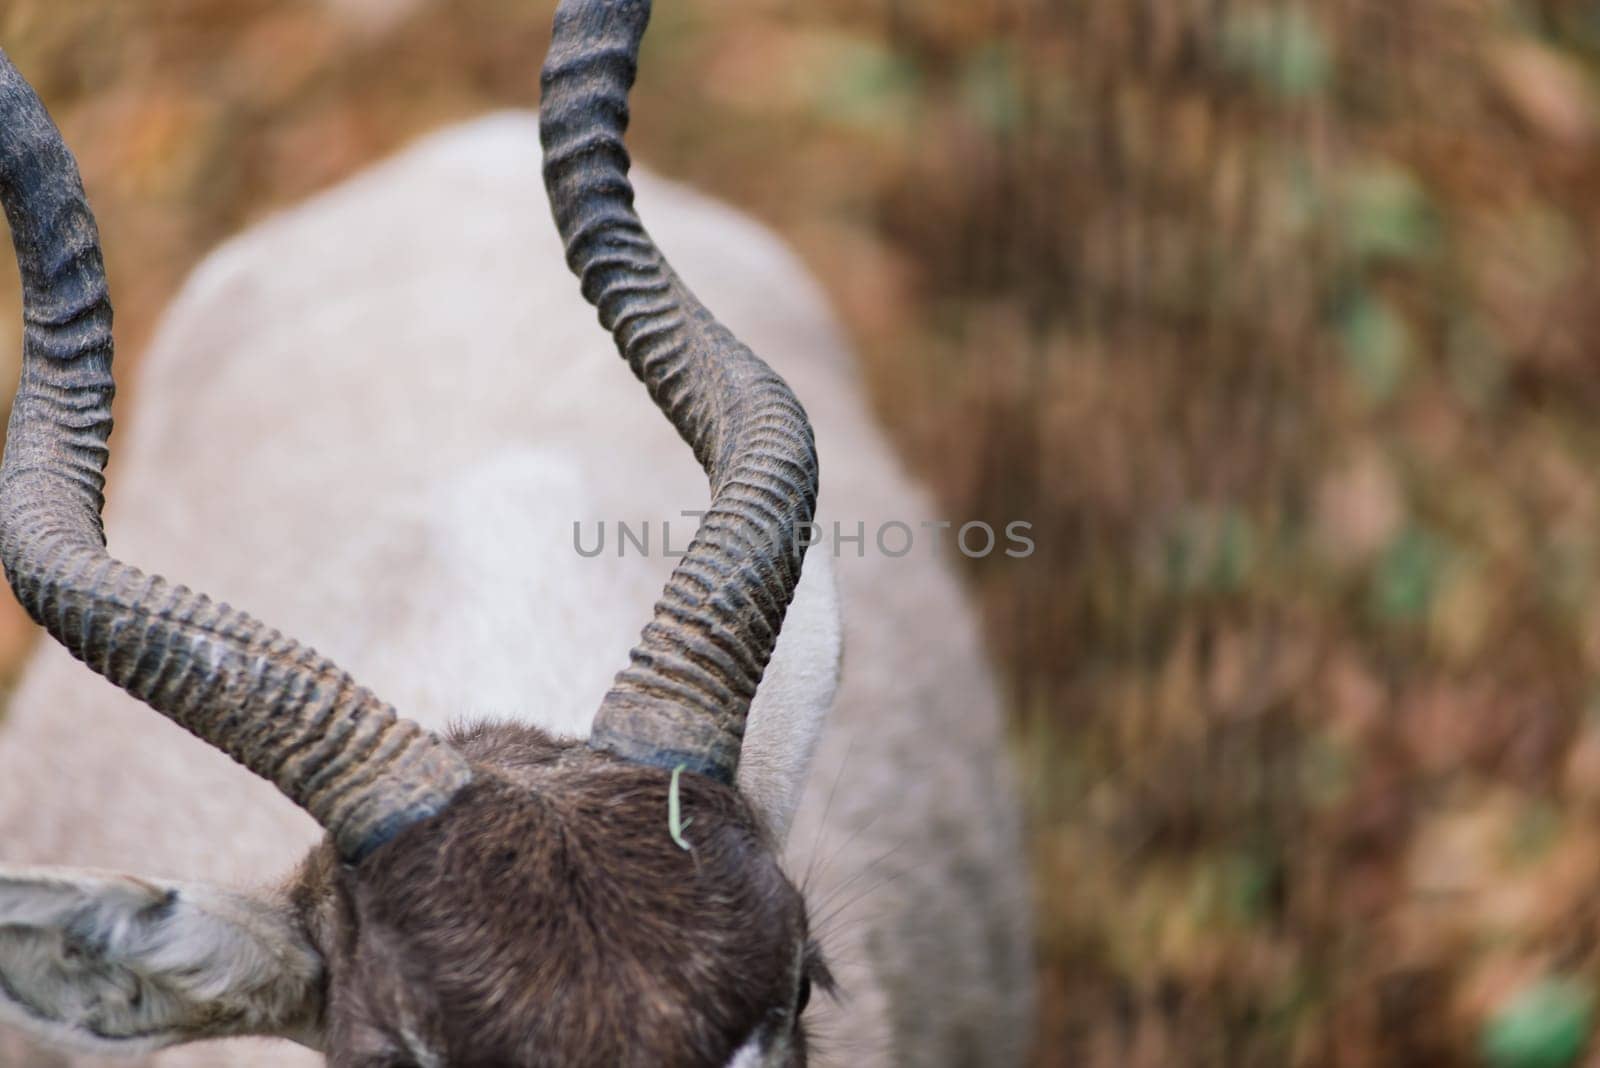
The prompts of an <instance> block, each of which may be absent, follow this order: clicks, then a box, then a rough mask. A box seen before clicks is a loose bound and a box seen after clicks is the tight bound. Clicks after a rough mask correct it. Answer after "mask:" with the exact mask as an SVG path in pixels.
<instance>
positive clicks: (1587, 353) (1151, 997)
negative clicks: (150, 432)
mask: <svg viewBox="0 0 1600 1068" xmlns="http://www.w3.org/2000/svg"><path fill="white" fill-rule="evenodd" d="M657 7H658V13H657V25H656V27H655V29H654V31H653V33H652V37H651V40H650V42H649V44H648V45H647V55H646V68H645V71H644V73H643V76H642V81H641V89H640V91H639V92H638V93H637V94H636V95H637V100H638V106H637V129H636V134H635V137H634V143H635V144H636V145H637V146H638V148H639V154H640V155H641V156H642V157H643V158H646V159H648V160H650V161H651V162H652V163H653V165H655V166H656V168H657V169H659V170H662V171H664V172H666V173H668V174H671V175H674V176H678V177H682V178H684V179H686V180H688V181H690V182H692V183H694V184H696V185H699V186H701V187H702V188H705V189H707V190H709V191H712V192H714V193H717V194H720V195H723V196H725V197H728V198H730V199H732V200H734V201H735V202H737V203H740V204H742V205H744V206H746V207H748V208H749V209H750V210H752V211H753V212H754V213H756V214H757V215H759V216H760V217H762V218H764V219H766V220H769V221H771V222H773V223H774V224H775V225H777V226H778V227H779V228H780V229H782V230H783V231H784V232H785V233H786V234H787V235H788V237H789V238H790V239H791V240H792V241H793V242H794V243H795V244H796V246H797V247H798V248H799V249H800V250H801V252H802V254H803V255H804V256H805V257H806V259H807V260H808V261H809V262H810V263H811V265H812V266H813V267H814V268H815V269H816V270H817V272H818V273H819V275H820V276H821V277H822V279H823V280H824V282H825V284H828V285H829V286H830V287H831V289H832V292H833V296H834V298H835V301H836V302H837V304H838V306H839V307H840V308H841V310H842V312H843V314H844V316H845V318H846V320H847V322H848V324H849V326H850V327H851V329H852V331H853V333H854V336H855V338H856V341H857V343H858V345H859V347H860V350H861V352H862V354H863V358H864V361H865V364H866V368H867V374H868V378H869V381H870V385H871V387H872V391H873V396H874V399H875V402H876V404H877V406H878V409H879V411H880V413H881V415H882V417H883V419H884V421H885V422H886V423H887V425H888V426H889V427H890V428H891V430H892V431H893V433H894V434H895V435H896V437H897V439H898V441H899V442H900V444H901V445H902V447H903V451H904V453H905V455H906V456H907V457H908V459H909V461H910V463H911V465H912V466H913V467H914V468H915V469H916V470H917V471H918V472H919V473H920V474H921V475H923V476H924V477H926V478H927V479H929V480H930V481H931V482H932V483H933V485H934V486H935V487H936V489H937V490H938V492H939V494H940V495H941V496H942V499H943V501H944V506H945V511H946V512H947V514H949V515H951V516H952V517H955V518H957V519H982V520H987V521H989V522H991V523H994V524H996V525H1003V524H1004V523H1006V522H1009V521H1011V520H1014V519H1025V520H1028V521H1031V522H1032V523H1033V525H1034V530H1033V537H1034V538H1035V540H1036V543H1037V546H1038V551H1037V552H1036V553H1035V555H1034V556H1032V557H1030V558H1028V559H1026V560H1014V559H1008V558H1006V557H1004V556H995V557H991V558H990V559H988V560H985V561H983V562H981V563H973V564H970V565H969V569H970V572H971V576H970V577H971V579H972V581H973V583H974V586H975V588H976V590H977V591H978V595H979V597H980V598H981V601H982V604H983V607H984V610H985V612H986V615H987V619H988V625H989V632H990V634H991V635H992V638H993V644H994V649H995V652H996V653H997V655H998V656H999V658H1000V659H1001V661H1002V663H1003V664H1004V666H1005V668H1006V678H1007V680H1008V682H1009V685H1010V691H1011V694H1012V696H1013V699H1014V707H1015V710H1016V724H1017V739H1018V752H1019V754H1020V755H1021V759H1022V763H1023V766H1024V769H1025V778H1026V783H1027V788H1028V796H1029V803H1030V808H1031V814H1032V833H1033V839H1034V845H1035V847H1036V848H1035V856H1036V859H1037V865H1038V886H1039V900H1040V914H1041V921H1040V932H1041V975H1042V977H1043V982H1044V990H1045V997H1044V1001H1043V1009H1044V1011H1043V1013H1042V1019H1041V1030H1040V1038H1041V1043H1040V1044H1041V1055H1040V1063H1041V1064H1042V1065H1056V1064H1090V1065H1133V1066H1142V1065H1170V1064H1196V1065H1284V1064H1295V1065H1366V1064H1385V1065H1387V1064H1406V1063H1415V1064H1452V1063H1463V1064H1466V1063H1485V1062H1487V1063H1490V1064H1493V1065H1496V1066H1501V1068H1522V1066H1529V1068H1540V1066H1547V1065H1548V1066H1552V1068H1559V1066H1562V1065H1567V1064H1576V1063H1579V1062H1580V1060H1581V1059H1582V1058H1583V1057H1584V1056H1585V1055H1591V1056H1600V1051H1596V1052H1593V1053H1591V1052H1590V1051H1588V1049H1587V1047H1588V1045H1589V1031H1590V1020H1591V1013H1592V1010H1593V1008H1594V1005H1593V1001H1594V998H1595V995H1596V990H1597V989H1600V937H1597V936H1600V914H1597V904H1600V598H1597V597H1596V593H1597V589H1596V584H1597V583H1600V557H1597V553H1596V549H1597V535H1600V483H1597V481H1596V477H1595V475H1594V472H1595V470H1596V469H1597V466H1600V430H1597V429H1596V428H1597V426H1600V423H1597V421H1596V419H1595V418H1594V415H1593V413H1595V412H1596V411H1597V410H1600V300H1597V299H1596V298H1597V297H1600V276H1597V271H1596V253H1597V251H1600V247H1597V243H1600V110H1597V99H1600V97H1597V95H1596V94H1597V90H1600V83H1597V81H1596V76H1597V74H1600V9H1597V8H1596V7H1595V5H1594V4H1593V3H1592V2H1589V0H1542V2H1541V0H1522V2H1514V0H1406V2H1404V3H1399V2H1393V0H1390V2H1380V0H1325V2H1323V3H1319V4H1315V5H1313V4H1309V3H1290V2H1288V0H1252V2H1247V0H1099V2H1085V0H916V2H908V0H874V2H870V3H861V2H850V3H846V2H844V0H813V2H811V3H807V4H800V3H793V2H781V0H681V2H674V3H668V2H666V0H663V2H661V3H659V4H658V5H657ZM335 8H338V9H340V11H342V12H343V13H342V14H340V13H336V12H335V11H334V10H333V9H335ZM386 12H387V14H386ZM547 14H548V5H541V4H537V3H529V2H527V0H453V2H450V3H445V2H443V0H417V2H416V3H413V4H404V3H401V2H400V0H343V2H342V3H339V4H334V3H331V2H328V3H323V2H314V0H140V2H137V3H130V2H128V0H0V43H3V45H4V47H5V48H6V49H7V50H8V51H9V52H10V53H11V54H12V55H13V57H14V58H15V59H16V60H17V61H18V63H19V64H20V65H22V66H23V68H24V70H25V71H26V72H27V73H28V74H29V75H30V76H31V77H33V78H34V80H35V81H36V82H37V83H38V85H39V86H40V88H41V90H42V91H43V93H44V94H45V96H46V98H47V99H48V100H49V101H50V102H51V104H52V106H53V107H54V108H55V110H56V111H57V113H58V115H59V117H60V119H61V120H62V123H63V125H64V127H65V128H66V131H67V133H68V136H69V138H70V140H71V142H72V143H73V144H74V145H75V146H76V148H77V149H78V151H79V153H80V156H81V158H82V159H83V162H84V167H85V172H86V175H87V180H88V184H89V187H90V191H91V195H92V196H93V198H94V200H95V203H96V206H97V208H98V210H99V213H100V216H101V220H102V225H103V229H104V231H105V237H106V243H107V246H108V250H109V256H110V264H111V269H112V275H113V279H112V280H113V283H114V291H115V292H116V294H117V295H118V297H119V302H118V307H119V314H120V317H121V320H120V321H121V326H122V331H121V336H122V339H123V341H122V343H123V352H124V354H125V355H124V363H125V364H126V363H127V362H132V361H135V360H137V357H138V352H139V350H140V347H141V345H142V343H143V342H144V340H145V339H146V338H147V337H148V335H149V330H150V327H151V325H152V323H153V321H154V318H155V316H156V315H157V314H158V313H159V310H160V308H161V307H162V305H163V303H164V301H165V300H166V299H167V298H168V297H169V296H170V294H171V293H172V291H173V289H174V287H175V286H176V284H177V282H178V281H179V279H180V278H181V277H182V274H183V272H184V271H185V270H186V269H187V268H188V267H189V266H191V265H192V264H193V262H194V261H195V260H196V259H197V258H198V257H199V256H200V255H201V254H202V253H203V252H204V251H205V250H206V249H207V248H208V247H209V246H210V245H212V244H213V243H214V242H216V241H217V240H218V239H220V238H222V237H224V236H225V235H227V234H228V233H231V232H233V231H235V230H237V229H238V228H240V227H241V226H243V225H245V224H246V223H248V222H249V221H250V220H251V219H253V218H255V217H258V216H259V215H261V214H262V213H263V212H265V211H267V210H269V209H270V208H272V207H273V206H275V205H281V204H285V203H288V202H291V201H293V200H295V199H296V198H298V197H300V196H302V195H304V194H306V193H307V192H310V191H312V190H314V189H317V188H320V187H322V186H325V185H326V184H328V183H330V182H332V181H334V180H335V179H337V178H339V177H340V176H342V175H345V174H348V173H350V172H352V171H353V170H355V169H356V168H358V167H359V166H360V165H362V164H363V163H364V162H366V161H368V160H370V159H372V158H374V157H376V156H379V155H381V154H383V153H385V152H387V151H389V150H390V149H392V148H393V147H395V146H397V145H399V144H401V143H403V142H404V141H405V140H407V139H408V138H409V137H411V136H412V135H414V134H415V133H417V132H419V131H421V130H424V129H428V128H431V127H434V126H437V125H440V124H442V123H444V122H446V121H448V120H450V119H453V118H457V117H462V116H466V115H470V114H474V113H477V112H480V111H482V110H484V109H486V108H488V107H498V106H526V105H530V104H531V103H532V102H533V100H534V97H535V92H536V82H535V76H534V72H535V68H536V62H537V57H538V56H539V55H540V54H541V52H542V47H543V34H544V32H545V31H544V26H545V23H546V21H547V19H546V16H547ZM0 284H3V285H5V286H10V287H11V289H13V290H14V278H7V279H6V281H5V282H4V283H0ZM14 299H15V298H14V293H13V292H11V291H10V290H7V295H6V296H5V297H4V298H3V301H0V303H3V304H4V308H3V309H0V310H6V309H9V311H8V317H12V318H11V321H13V322H14V321H15V319H14V314H15V312H14ZM15 345H16V332H15V331H14V330H13V331H6V332H4V333H0V363H8V364H10V365H12V366H14V362H15V358H16V353H15ZM11 630H12V631H14V632H16V635H17V637H15V638H13V639H10V640H9V646H10V647H11V648H13V649H15V648H18V647H20V644H21V643H22V642H23V640H24V639H25V631H23V630H22V629H21V628H19V627H17V626H15V625H13V626H12V627H11ZM15 659H16V654H15V652H12V653H11V654H9V660H10V661H11V662H13V663H14V662H15ZM1595 1063H1600V1062H1595Z"/></svg>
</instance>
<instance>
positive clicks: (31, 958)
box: [0, 868, 322, 1054]
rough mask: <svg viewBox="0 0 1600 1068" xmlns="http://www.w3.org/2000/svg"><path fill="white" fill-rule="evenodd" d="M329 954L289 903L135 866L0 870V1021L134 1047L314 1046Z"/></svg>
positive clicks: (115, 1048)
mask: <svg viewBox="0 0 1600 1068" xmlns="http://www.w3.org/2000/svg"><path fill="white" fill-rule="evenodd" d="M321 977H322V959H321V957H320V956H319V955H318V953H317V952H316V950H315V949H314V948H312V946H311V945H310V943H309V942H308V941H307V940H306V937H305V935H304V933H303V932H302V931H301V929H300V927H299V925H298V924H297V923H296V922H295V919H294V915H293V913H292V911H291V910H290V907H289V905H288V903H287V902H286V901H276V900H271V899H267V898H256V897H249V896H246V895H244V894H237V893H232V892H229V891H226V890H220V889H217V888H213V887H208V886H197V885H193V884H179V883H163V882H158V881H155V880H146V879H137V878H134V877H132V876H126V875H111V874H105V873H99V872H84V871H71V870H64V869H44V868H0V1022H4V1023H6V1024H9V1025H12V1026H15V1027H17V1028H18V1029H19V1030H21V1031H23V1032H25V1033H28V1034H31V1035H33V1036H35V1037H37V1038H39V1039H42V1040H44V1041H45V1042H47V1043H49V1044H51V1045H56V1046H63V1045H64V1046H72V1047H76V1048H79V1049H85V1050H89V1051H92V1052H95V1053H106V1054H133V1053H142V1052H146V1051H149V1050H153V1049H159V1048H160V1047H162V1046H170V1045H174V1044H176V1043H180V1042H188V1041H192V1040H195V1039H202V1038H221V1037H227V1036H236V1035H275V1036H279V1037H283V1038H291V1039H294V1040H296V1041H298V1042H301V1043H304V1044H308V1045H316V1044H317V1043H318V1042H319V1035H318V1028H319V1026H320V1025H319V1022H318V1021H319V1019H320V1016H321V1006H320V1001H321Z"/></svg>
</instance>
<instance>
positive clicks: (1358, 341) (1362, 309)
mask: <svg viewBox="0 0 1600 1068" xmlns="http://www.w3.org/2000/svg"><path fill="white" fill-rule="evenodd" d="M1338 328H1339V341H1340V346H1341V349H1342V351H1343V353H1344V363H1345V367H1346V369H1347V370H1348V371H1349V373H1350V375H1351V377H1352V378H1353V379H1354V381H1355V384H1356V386H1357V387H1358V388H1359V389H1360V391H1361V394H1362V396H1363V397H1365V398H1366V399H1367V400H1368V401H1369V402H1371V403H1373V404H1383V403H1385V402H1387V401H1389V400H1392V399H1393V398H1394V396H1395V394H1396V393H1398V392H1399V390H1400V387H1401V385H1402V384H1404V382H1405V379H1406V376H1407V374H1408V373H1409V372H1410V369H1411V363H1412V358H1413V343H1412V339H1411V328H1410V326H1409V325H1408V324H1407V323H1406V320H1405V317H1404V316H1402V315H1401V314H1400V312H1399V311H1397V310H1396V309H1395V308H1394V307H1393V306H1392V305H1391V304H1390V303H1389V302H1388V301H1387V300H1385V299H1384V298H1383V297H1381V296H1378V295H1375V294H1372V293H1367V292H1360V293H1358V294H1357V295H1356V296H1355V297H1354V298H1353V299H1352V300H1350V301H1349V302H1348V304H1346V306H1345V308H1344V312H1343V314H1342V315H1340V317H1339V323H1338Z"/></svg>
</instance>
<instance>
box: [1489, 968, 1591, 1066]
mask: <svg viewBox="0 0 1600 1068" xmlns="http://www.w3.org/2000/svg"><path fill="white" fill-rule="evenodd" d="M1593 1010H1594V992H1593V991H1592V990H1591V989H1590V987H1589V986H1588V985H1587V984H1585V983H1580V982H1577V981H1576V980H1572V979H1556V978H1547V979H1541V980H1539V981H1538V982H1536V983H1534V984H1533V985H1531V986H1529V987H1527V988H1525V989H1523V990H1522V991H1520V992H1519V993H1518V994H1516V995H1515V996H1514V997H1513V998H1512V999H1511V1000H1510V1001H1508V1002H1507V1003H1506V1004H1505V1005H1503V1006H1501V1007H1500V1009H1499V1010H1498V1011H1497V1012H1496V1013H1495V1014H1494V1015H1493V1016H1492V1017H1491V1018H1490V1020H1489V1022H1488V1023H1487V1024H1486V1025H1485V1026H1484V1029H1483V1034H1482V1036H1481V1038H1480V1042H1479V1044H1480V1047H1481V1049H1482V1052H1483V1058H1484V1060H1485V1061H1487V1062H1488V1063H1489V1064H1490V1065H1492V1066H1493V1068H1567V1066H1568V1065H1571V1064H1573V1063H1575V1062H1576V1061H1577V1059H1578V1057H1579V1056H1580V1055H1581V1054H1582V1053H1583V1048H1584V1045H1585V1043H1587V1042H1588V1039H1589V1026H1590V1019H1591V1016H1592V1014H1593Z"/></svg>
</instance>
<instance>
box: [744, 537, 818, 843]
mask: <svg viewBox="0 0 1600 1068" xmlns="http://www.w3.org/2000/svg"><path fill="white" fill-rule="evenodd" d="M842 643H843V635H842V633H841V627H840V622H839V594H838V590H837V589H836V588H835V587H834V581H833V560H832V559H830V558H829V556H828V550H827V547H826V546H818V547H814V548H812V549H810V550H808V551H807V554H806V563H805V568H804V570H802V571H801V573H800V586H799V588H798V589H796V591H795V597H794V601H793V603H792V604H790V605H789V611H788V613H787V614H786V615H785V617H784V622H783V630H782V631H781V632H780V633H779V634H778V647H777V649H775V650H774V651H773V654H772V662H771V663H770V664H768V665H767V672H766V674H765V675H764V676H762V679H761V687H760V689H758V690H757V691H756V697H755V700H754V701H753V702H751V705H750V718H749V720H748V721H747V723H746V725H745V734H744V747H743V748H742V749H741V750H740V754H739V789H740V790H741V791H742V792H743V793H744V795H745V797H746V798H747V799H748V800H749V801H750V803H751V804H752V805H754V806H755V808H756V811H757V812H759V813H760V814H761V816H762V817H763V818H764V819H765V821H766V824H767V828H768V830H770V831H771V832H772V833H773V835H775V836H776V838H777V840H778V843H779V844H782V843H783V841H784V839H785V838H786V837H787V836H788V834H789V822H790V821H791V820H792V819H794V810H795V807H796V806H797V805H799V803H800V792H801V788H802V787H803V786H805V782H806V776H807V775H808V774H809V773H810V771H811V758H812V756H813V755H815V753H816V751H817V739H818V738H820V737H821V736H822V728H823V725H824V724H825V723H826V722H827V718H828V710H829V709H831V708H832V707H833V697H834V694H835V692H837V690H838V688H839V654H840V649H841V647H842Z"/></svg>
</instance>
